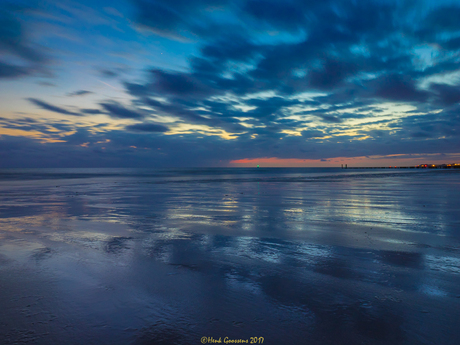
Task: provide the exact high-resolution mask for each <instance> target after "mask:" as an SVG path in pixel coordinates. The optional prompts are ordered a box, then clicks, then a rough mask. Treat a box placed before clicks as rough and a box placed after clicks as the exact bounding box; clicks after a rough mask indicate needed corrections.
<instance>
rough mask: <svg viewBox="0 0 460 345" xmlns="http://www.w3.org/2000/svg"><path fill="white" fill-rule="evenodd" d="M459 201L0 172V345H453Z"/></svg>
mask: <svg viewBox="0 0 460 345" xmlns="http://www.w3.org/2000/svg"><path fill="white" fill-rule="evenodd" d="M459 195H460V171H450V170H423V171H419V170H417V171H409V170H408V171H403V170H369V171H364V170H352V169H348V170H346V171H344V170H341V169H316V170H315V169H188V170H186V169H182V170H129V169H117V170H105V169H90V170H88V169H49V170H39V169H36V170H24V169H23V170H19V169H18V170H0V306H1V313H0V344H15V343H33V344H130V343H131V344H201V343H202V337H206V338H205V339H204V340H205V341H206V342H208V343H210V341H211V340H212V339H214V340H219V338H220V339H221V341H222V343H224V339H225V337H228V339H233V340H237V339H243V340H249V341H250V340H251V337H263V338H264V342H263V343H264V344H306V343H307V344H459V343H460V328H459V327H458V320H459V319H460V210H459V208H460V207H459V205H458V196H459ZM211 338H212V339H211Z"/></svg>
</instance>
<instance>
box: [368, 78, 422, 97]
mask: <svg viewBox="0 0 460 345" xmlns="http://www.w3.org/2000/svg"><path fill="white" fill-rule="evenodd" d="M368 85H369V86H370V87H371V88H372V89H374V90H375V91H374V93H373V94H374V96H376V97H378V98H383V99H387V100H392V101H402V102H426V101H428V100H429V97H430V93H429V92H427V91H424V90H419V89H417V87H416V83H415V81H414V80H412V79H411V78H410V77H409V76H405V75H402V74H391V75H384V76H382V77H380V78H378V79H375V80H372V81H371V82H369V83H368Z"/></svg>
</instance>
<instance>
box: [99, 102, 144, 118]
mask: <svg viewBox="0 0 460 345" xmlns="http://www.w3.org/2000/svg"><path fill="white" fill-rule="evenodd" d="M99 105H101V106H102V107H103V108H104V109H105V110H106V111H107V113H108V115H109V116H110V117H113V118H116V119H135V120H137V119H142V118H143V117H144V115H143V114H142V113H140V112H137V111H134V110H130V109H127V108H125V107H123V106H122V105H121V104H119V103H116V102H111V103H99Z"/></svg>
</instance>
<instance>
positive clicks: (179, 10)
mask: <svg viewBox="0 0 460 345" xmlns="http://www.w3.org/2000/svg"><path fill="white" fill-rule="evenodd" d="M133 3H134V4H135V5H136V7H137V17H136V22H137V24H138V25H140V26H141V27H143V28H146V29H149V30H151V31H153V32H155V33H156V34H159V35H161V36H165V37H169V38H177V39H181V38H185V37H189V36H190V35H198V36H209V35H213V34H215V30H214V32H213V27H215V25H212V23H211V22H210V21H209V20H206V19H207V18H209V15H210V10H211V9H212V8H215V7H222V6H225V5H226V4H227V3H228V1H226V0H196V1H185V0H172V1H164V0H163V1H162V0H158V1H147V0H134V1H133Z"/></svg>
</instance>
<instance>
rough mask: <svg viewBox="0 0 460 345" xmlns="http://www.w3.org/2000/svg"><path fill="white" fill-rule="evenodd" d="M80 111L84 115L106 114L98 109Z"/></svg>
mask: <svg viewBox="0 0 460 345" xmlns="http://www.w3.org/2000/svg"><path fill="white" fill-rule="evenodd" d="M80 111H81V112H82V113H84V114H93V115H98V114H107V113H106V112H103V111H102V110H100V109H80Z"/></svg>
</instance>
